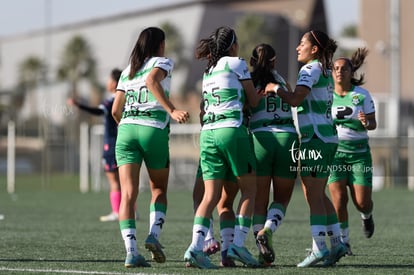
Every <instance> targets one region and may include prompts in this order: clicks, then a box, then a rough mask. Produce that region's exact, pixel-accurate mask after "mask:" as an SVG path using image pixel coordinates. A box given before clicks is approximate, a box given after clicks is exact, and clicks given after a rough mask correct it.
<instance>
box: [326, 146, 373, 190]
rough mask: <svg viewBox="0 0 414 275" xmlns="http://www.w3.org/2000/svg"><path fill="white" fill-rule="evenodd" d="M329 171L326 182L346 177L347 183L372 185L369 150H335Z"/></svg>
mask: <svg viewBox="0 0 414 275" xmlns="http://www.w3.org/2000/svg"><path fill="white" fill-rule="evenodd" d="M330 172H331V174H330V175H329V179H328V184H329V183H332V182H337V181H339V180H343V179H346V180H347V184H357V185H362V186H367V187H372V158H371V152H370V151H368V152H364V153H344V152H336V154H335V158H334V161H333V163H332V165H331V166H330Z"/></svg>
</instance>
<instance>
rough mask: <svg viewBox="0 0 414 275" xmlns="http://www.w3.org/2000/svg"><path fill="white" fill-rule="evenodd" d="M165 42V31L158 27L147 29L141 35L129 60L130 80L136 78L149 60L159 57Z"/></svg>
mask: <svg viewBox="0 0 414 275" xmlns="http://www.w3.org/2000/svg"><path fill="white" fill-rule="evenodd" d="M164 40H165V33H164V31H163V30H161V29H160V28H157V27H149V28H146V29H145V30H143V31H142V32H141V33H140V35H139V37H138V40H137V42H136V43H135V47H134V49H133V50H132V52H131V56H130V60H129V61H130V71H129V75H128V78H129V79H132V78H134V76H135V74H136V73H137V72H138V71H139V70H140V69H141V67H142V65H143V64H144V62H145V60H146V59H147V58H149V57H153V56H156V55H157V53H158V51H159V49H160V46H161V43H162V42H163V41H164Z"/></svg>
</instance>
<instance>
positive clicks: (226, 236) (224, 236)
mask: <svg viewBox="0 0 414 275" xmlns="http://www.w3.org/2000/svg"><path fill="white" fill-rule="evenodd" d="M220 238H221V251H226V250H227V249H228V248H229V246H230V244H232V243H233V239H234V227H232V228H230V227H226V228H223V229H221V230H220Z"/></svg>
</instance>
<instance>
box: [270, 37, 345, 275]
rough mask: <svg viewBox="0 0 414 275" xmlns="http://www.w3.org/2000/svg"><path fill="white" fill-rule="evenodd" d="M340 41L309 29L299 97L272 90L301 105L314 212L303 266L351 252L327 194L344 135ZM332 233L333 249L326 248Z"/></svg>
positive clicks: (301, 155)
mask: <svg viewBox="0 0 414 275" xmlns="http://www.w3.org/2000/svg"><path fill="white" fill-rule="evenodd" d="M336 48H337V45H336V42H335V41H334V40H332V39H331V38H329V37H328V36H327V35H326V34H325V33H324V32H321V31H314V30H312V31H309V32H307V33H305V34H304V35H303V36H302V39H301V41H300V43H299V45H298V46H297V47H296V51H297V52H298V61H299V62H301V63H304V65H303V66H302V68H301V69H300V71H299V75H298V80H297V83H296V87H295V89H294V91H293V93H291V92H288V91H286V90H285V89H283V88H282V87H281V86H280V85H279V84H273V83H269V84H267V86H266V91H269V92H271V91H274V92H276V94H277V95H278V96H279V97H280V98H282V100H283V101H284V102H286V103H288V104H290V105H291V106H298V126H299V130H300V138H301V144H300V148H299V150H298V151H297V152H295V154H294V155H295V156H296V157H297V158H298V160H300V163H301V165H300V174H301V179H302V187H303V190H304V194H305V198H306V200H307V202H308V205H309V210H310V225H311V234H312V252H311V253H310V254H309V255H308V256H307V257H306V258H305V259H304V260H303V261H302V262H300V263H299V264H298V267H310V266H314V265H315V264H317V263H318V262H321V261H323V262H324V265H333V264H335V263H336V262H337V261H338V260H339V259H340V258H341V257H342V256H344V255H345V253H346V246H345V245H344V244H343V243H342V242H341V240H340V228H339V223H338V217H337V216H336V213H335V208H334V207H333V205H332V202H331V201H330V200H329V198H328V196H327V195H326V193H325V188H326V184H327V180H328V176H329V167H330V165H331V164H332V161H333V158H334V155H335V152H336V148H337V145H338V136H337V133H336V130H335V127H334V125H333V121H332V115H331V107H332V93H333V80H332V75H331V67H332V57H333V54H334V52H335V50H336ZM326 234H327V235H328V236H329V239H330V242H331V250H330V251H329V250H328V248H327V245H326V240H325V238H326Z"/></svg>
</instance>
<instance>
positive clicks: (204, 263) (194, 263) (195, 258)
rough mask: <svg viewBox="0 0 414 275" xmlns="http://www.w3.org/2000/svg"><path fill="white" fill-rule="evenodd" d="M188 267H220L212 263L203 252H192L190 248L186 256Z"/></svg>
mask: <svg viewBox="0 0 414 275" xmlns="http://www.w3.org/2000/svg"><path fill="white" fill-rule="evenodd" d="M184 261H185V266H186V267H197V268H201V269H217V268H218V266H216V265H214V264H212V263H211V261H210V258H209V257H208V256H207V255H206V254H204V252H203V251H201V250H200V251H196V250H191V249H190V248H188V249H187V251H186V252H185V254H184Z"/></svg>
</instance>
